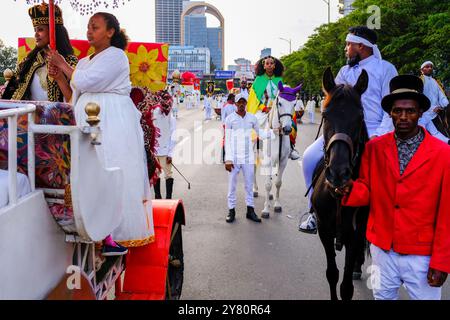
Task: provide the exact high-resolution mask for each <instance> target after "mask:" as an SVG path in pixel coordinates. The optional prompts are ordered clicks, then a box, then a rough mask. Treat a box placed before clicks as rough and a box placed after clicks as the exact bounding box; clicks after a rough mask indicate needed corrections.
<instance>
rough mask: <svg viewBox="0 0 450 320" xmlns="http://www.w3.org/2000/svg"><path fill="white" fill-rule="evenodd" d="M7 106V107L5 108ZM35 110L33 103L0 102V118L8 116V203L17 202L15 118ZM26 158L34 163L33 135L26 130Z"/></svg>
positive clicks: (32, 175) (32, 176) (33, 187)
mask: <svg viewBox="0 0 450 320" xmlns="http://www.w3.org/2000/svg"><path fill="white" fill-rule="evenodd" d="M5 108H7V109H5ZM35 110H36V106H35V105H34V104H31V103H30V104H22V103H12V102H8V103H6V102H0V119H5V118H8V191H9V192H8V204H9V205H15V204H17V120H18V118H19V116H21V115H24V114H28V120H29V121H30V120H31V119H32V114H33V112H34V111H35ZM28 159H33V161H32V162H33V163H34V137H33V135H32V134H30V132H28ZM30 162H31V161H28V173H29V179H30V184H31V190H32V191H34V190H35V184H34V180H35V179H34V170H30V168H33V167H34V166H33V167H30Z"/></svg>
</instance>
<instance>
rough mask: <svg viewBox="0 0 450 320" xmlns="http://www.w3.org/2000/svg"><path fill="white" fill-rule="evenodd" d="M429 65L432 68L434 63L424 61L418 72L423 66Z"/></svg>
mask: <svg viewBox="0 0 450 320" xmlns="http://www.w3.org/2000/svg"><path fill="white" fill-rule="evenodd" d="M429 64H431V65H432V66H433V67H434V63H433V62H431V61H425V62H424V63H422V65H421V66H420V70H422V69H423V68H424V67H425V66H427V65H429Z"/></svg>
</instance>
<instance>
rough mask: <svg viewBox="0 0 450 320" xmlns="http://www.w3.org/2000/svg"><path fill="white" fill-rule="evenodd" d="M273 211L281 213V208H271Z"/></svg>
mask: <svg viewBox="0 0 450 320" xmlns="http://www.w3.org/2000/svg"><path fill="white" fill-rule="evenodd" d="M273 211H275V212H276V213H280V212H281V211H282V209H281V207H275V208H273Z"/></svg>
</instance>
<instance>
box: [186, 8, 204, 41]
mask: <svg viewBox="0 0 450 320" xmlns="http://www.w3.org/2000/svg"><path fill="white" fill-rule="evenodd" d="M184 28H185V32H184V45H186V46H194V47H208V30H207V27H206V16H205V14H204V13H203V14H198V13H196V14H191V15H189V16H185V17H184Z"/></svg>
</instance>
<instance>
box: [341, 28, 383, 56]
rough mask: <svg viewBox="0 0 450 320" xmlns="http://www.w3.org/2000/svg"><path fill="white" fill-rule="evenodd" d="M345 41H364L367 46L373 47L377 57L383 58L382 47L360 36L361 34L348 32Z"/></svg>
mask: <svg viewBox="0 0 450 320" xmlns="http://www.w3.org/2000/svg"><path fill="white" fill-rule="evenodd" d="M345 41H347V42H353V43H362V44H363V45H365V46H366V47H369V48H372V49H373V55H374V56H375V58H377V59H380V60H381V59H382V58H381V52H380V49H378V46H377V45H376V44H373V43H372V42H370V41H369V40H367V39H364V38H362V37H359V36H355V35H354V34H348V35H347V38H346V39H345Z"/></svg>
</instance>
